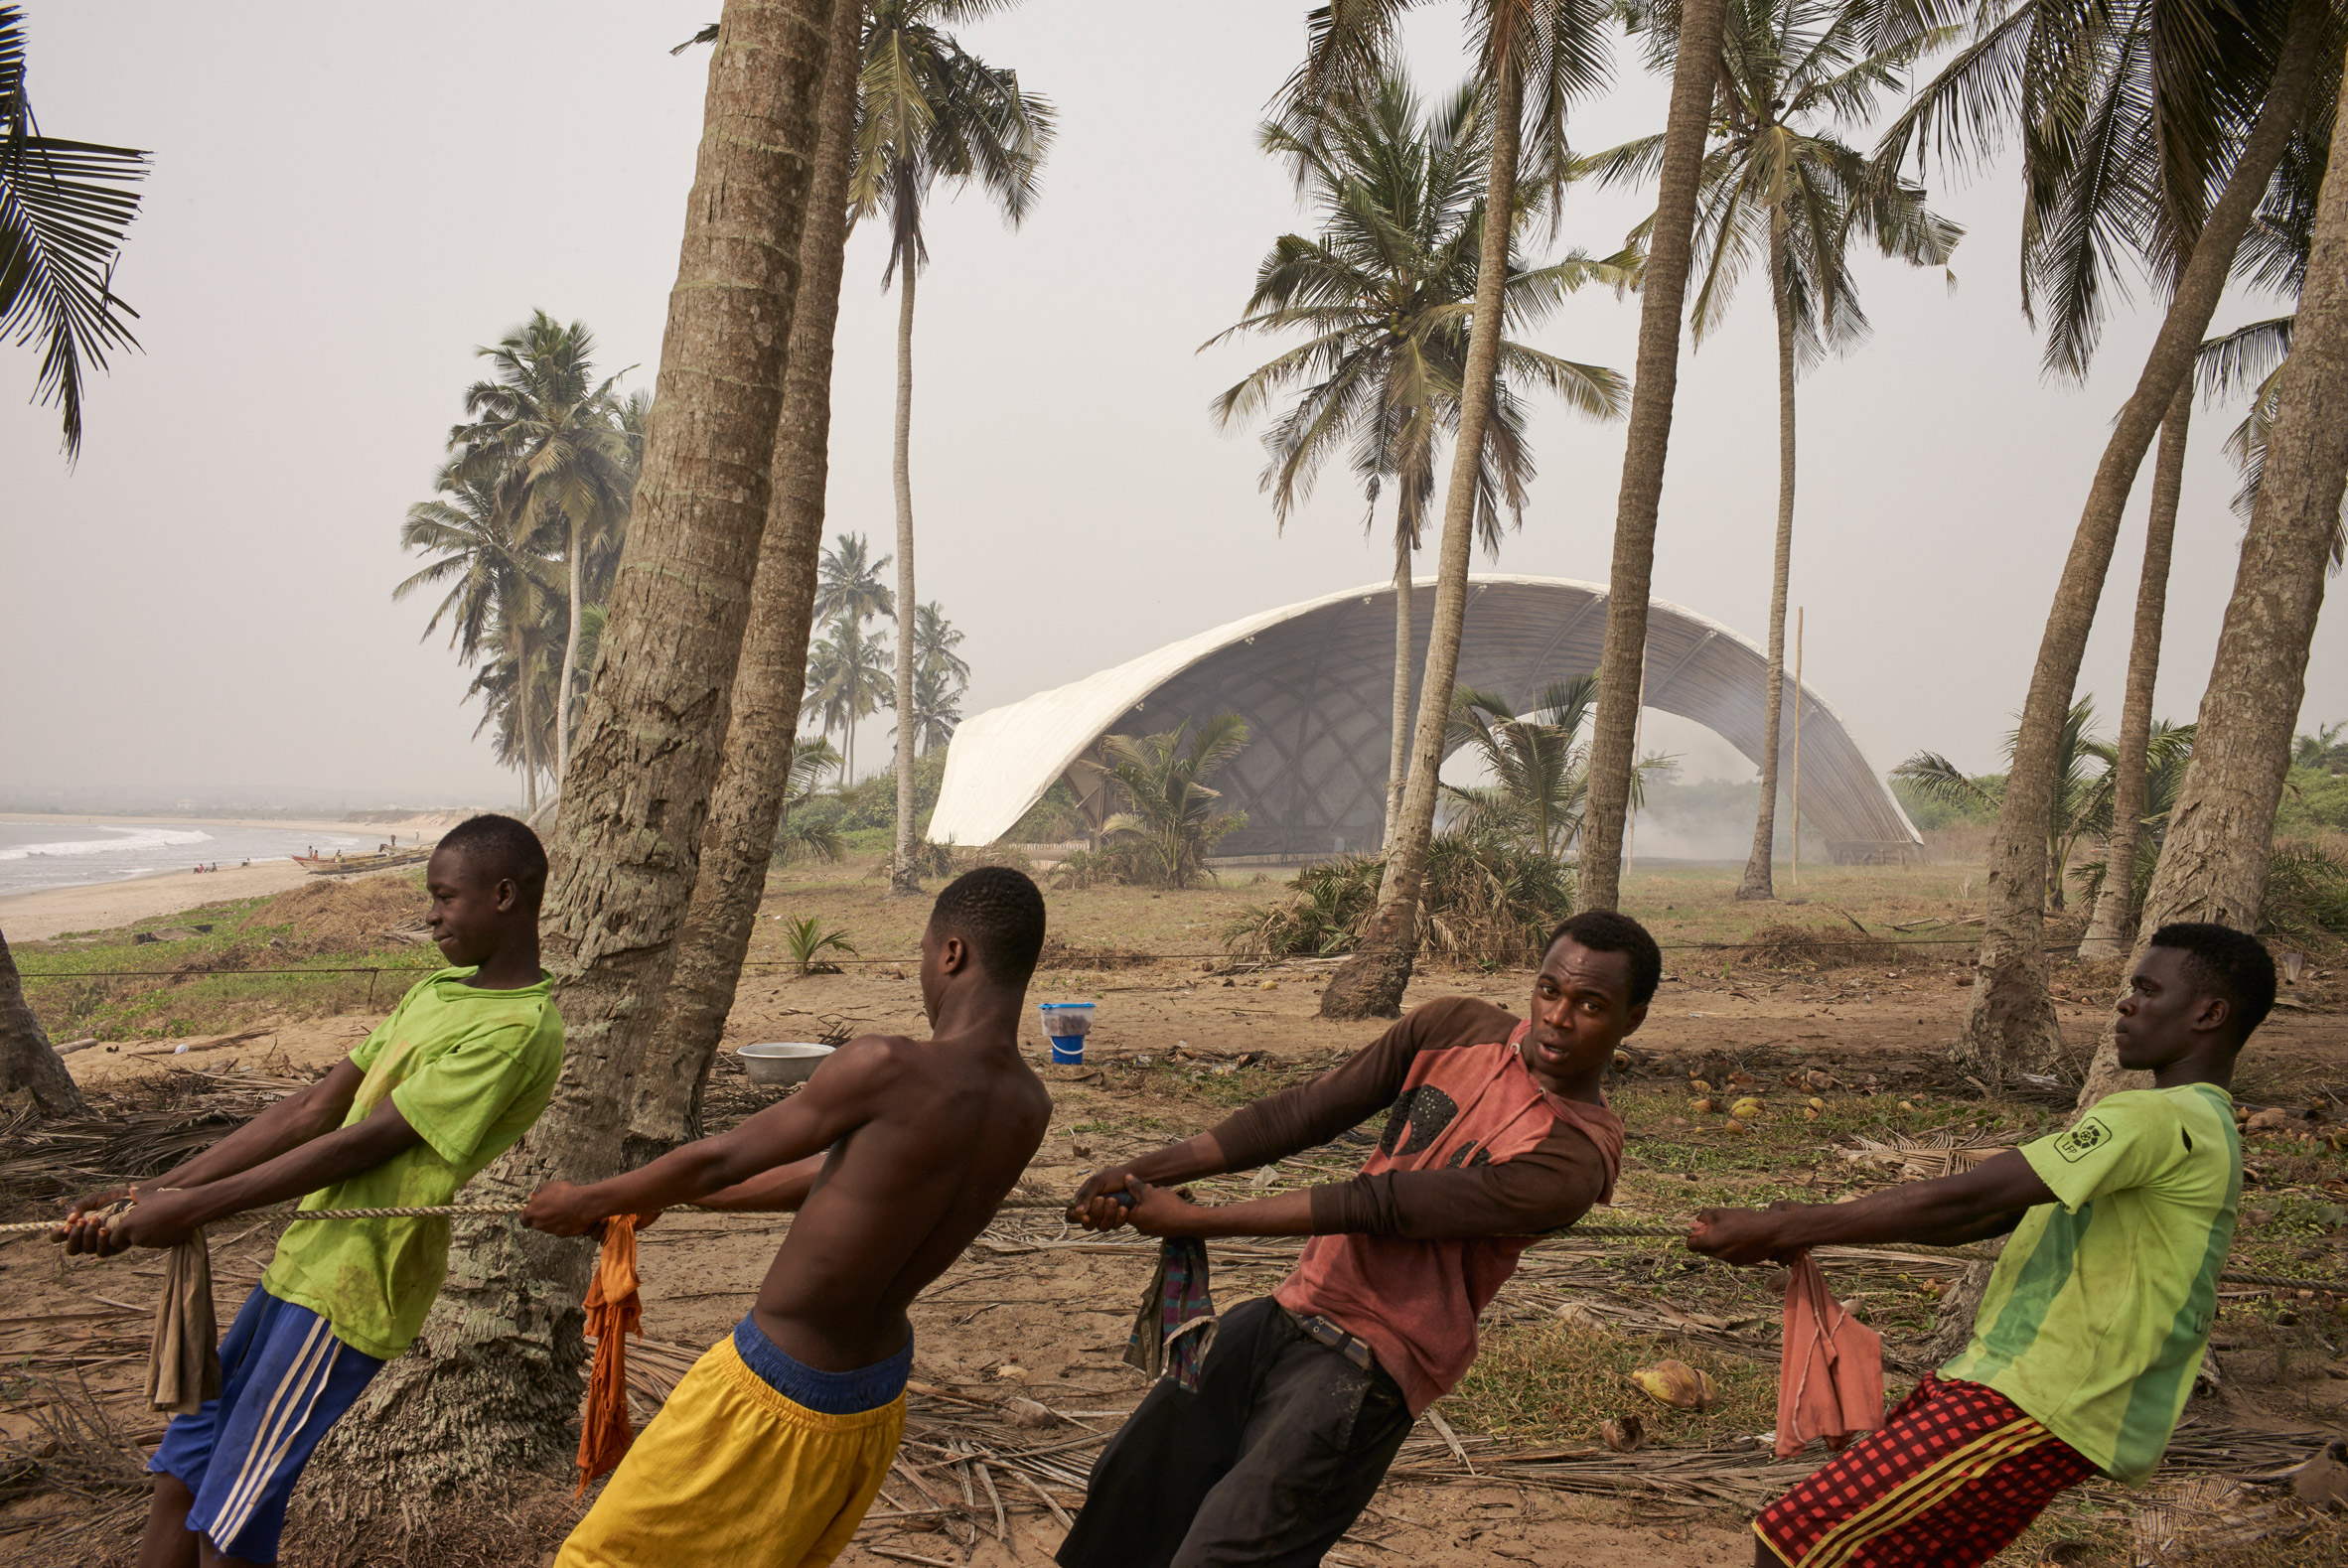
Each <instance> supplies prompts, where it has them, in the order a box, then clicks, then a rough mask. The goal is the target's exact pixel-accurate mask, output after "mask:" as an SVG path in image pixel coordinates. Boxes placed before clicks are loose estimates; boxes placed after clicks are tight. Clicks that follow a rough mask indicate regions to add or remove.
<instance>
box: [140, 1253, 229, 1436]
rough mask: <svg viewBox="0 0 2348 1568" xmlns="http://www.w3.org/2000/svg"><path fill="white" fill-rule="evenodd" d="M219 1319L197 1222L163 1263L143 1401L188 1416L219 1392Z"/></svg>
mask: <svg viewBox="0 0 2348 1568" xmlns="http://www.w3.org/2000/svg"><path fill="white" fill-rule="evenodd" d="M219 1397H220V1323H219V1321H218V1320H217V1319H215V1318H214V1317H213V1311H212V1247H211V1244H210V1243H209V1242H207V1241H206V1240H205V1237H204V1229H203V1227H202V1226H198V1227H197V1228H196V1229H195V1230H194V1231H192V1232H191V1233H190V1234H189V1236H188V1239H187V1240H185V1241H182V1242H181V1243H180V1244H179V1245H178V1246H175V1247H173V1248H172V1249H171V1252H170V1254H169V1255H168V1256H167V1257H165V1259H164V1262H163V1293H162V1295H160V1296H158V1297H157V1298H156V1300H155V1338H154V1342H153V1343H152V1344H150V1345H149V1346H148V1347H147V1404H148V1406H149V1408H151V1409H155V1410H168V1411H170V1412H171V1413H172V1414H174V1415H193V1414H194V1413H195V1412H196V1410H197V1408H198V1407H199V1406H201V1405H202V1404H203V1403H204V1402H205V1401H206V1400H207V1399H218V1398H219Z"/></svg>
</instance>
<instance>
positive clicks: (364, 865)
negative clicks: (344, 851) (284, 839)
mask: <svg viewBox="0 0 2348 1568" xmlns="http://www.w3.org/2000/svg"><path fill="white" fill-rule="evenodd" d="M286 858H287V859H289V860H291V861H292V862H293V863H294V864H295V865H297V866H299V867H301V868H302V869H303V870H304V871H307V872H308V873H310V875H312V876H313V877H349V876H355V875H357V874H358V873H360V872H362V871H385V870H388V869H389V868H391V867H393V866H415V865H421V864H422V863H423V862H425V861H427V860H429V859H431V858H432V852H431V851H430V850H428V849H398V850H392V851H390V852H388V853H375V854H367V855H345V856H344V857H343V858H342V859H340V860H337V859H335V857H334V856H332V855H289V856H287V857H286Z"/></svg>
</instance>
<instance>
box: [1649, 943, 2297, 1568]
mask: <svg viewBox="0 0 2348 1568" xmlns="http://www.w3.org/2000/svg"><path fill="white" fill-rule="evenodd" d="M2274 1005H2275V963H2274V960H2273V959H2271V958H2270V957H2268V955H2267V949H2266V947H2265V946H2264V945H2262V944H2261V943H2260V942H2259V940H2258V938H2256V937H2254V936H2250V935H2247V934H2245V933H2243V932H2241V931H2237V930H2231V929H2228V928H2227V927H2223V926H2210V925H2198V924H2196V925H2177V926H2164V927H2161V928H2160V929H2159V930H2157V931H2155V932H2154V933H2153V935H2152V944H2151V947H2150V949H2149V950H2148V951H2146V953H2145V954H2144V958H2143V961H2142V962H2141V963H2139V964H2137V965H2136V969H2135V972H2134V973H2133V974H2132V975H2130V976H2129V977H2128V994H2127V995H2125V996H2124V997H2122V998H2121V1000H2120V1003H2119V1015H2120V1016H2119V1019H2118V1021H2117V1022H2116V1023H2115V1025H2114V1030H2113V1032H2114V1034H2115V1036H2116V1037H2117V1041H2118V1045H2119V1051H2120V1065H2121V1066H2122V1067H2124V1068H2129V1069H2150V1070H2151V1072H2152V1081H2153V1085H2154V1086H2153V1087H2151V1088H2148V1089H2130V1090H2128V1091H2126V1092H2123V1093H2119V1094H2113V1095H2110V1096H2108V1097H2106V1098H2105V1099H2103V1100H2100V1101H2098V1102H2097V1103H2096V1105H2095V1106H2094V1107H2093V1108H2092V1109H2090V1110H2089V1111H2088V1112H2087V1113H2086V1114H2085V1115H2083V1116H2081V1117H2080V1118H2079V1120H2078V1121H2077V1122H2075V1123H2073V1124H2072V1126H2071V1127H2070V1129H2069V1130H2068V1131H2065V1132H2062V1133H2058V1134H2056V1135H2055V1136H2053V1137H2050V1138H2041V1139H2039V1140H2038V1141H2037V1142H2035V1143H2030V1144H2025V1145H2023V1146H2022V1147H2021V1148H2019V1149H2015V1150H2010V1151H2008V1152H2006V1153H2004V1154H2000V1155H1997V1156H1996V1157H1995V1158H1993V1159H1989V1160H1986V1161H1983V1162H1982V1163H1981V1165H1978V1166H1976V1167H1975V1168H1974V1169H1972V1170H1970V1171H1967V1172H1964V1173H1963V1174H1961V1175H1957V1176H1949V1177H1943V1178H1942V1179H1940V1180H1939V1181H1934V1182H1915V1183H1911V1184H1909V1185H1907V1186H1905V1187H1899V1188H1894V1189H1893V1190H1891V1191H1889V1192H1885V1193H1878V1194H1876V1195H1874V1196H1873V1197H1870V1198H1862V1199H1858V1200H1856V1201H1854V1202H1851V1203H1847V1204H1829V1205H1815V1206H1814V1205H1805V1204H1780V1205H1776V1206H1773V1207H1772V1208H1771V1209H1769V1210H1768V1211H1766V1212H1764V1211H1758V1210H1750V1209H1709V1210H1705V1211H1704V1212H1702V1213H1700V1214H1698V1215H1697V1216H1696V1223H1695V1227H1694V1229H1693V1230H1691V1231H1690V1232H1689V1234H1688V1245H1689V1246H1690V1247H1693V1248H1694V1249H1695V1250H1697V1251H1699V1252H1708V1253H1710V1254H1711V1255H1712V1256H1714V1257H1717V1258H1721V1259H1723V1260H1725V1261H1727V1262H1730V1263H1765V1262H1773V1261H1784V1260H1785V1259H1787V1258H1789V1257H1792V1256H1793V1255H1795V1254H1798V1253H1800V1252H1802V1251H1804V1250H1806V1249H1808V1248H1811V1247H1817V1246H1833V1245H1846V1244H1852V1243H1858V1244H1864V1243H1869V1242H1883V1241H1912V1242H1925V1243H1930V1244H1935V1245H1955V1244H1957V1243H1960V1242H1965V1241H1973V1240H1979V1239H1981V1238H1982V1237H1985V1236H1994V1235H2002V1234H2005V1233H2006V1232H2008V1231H2010V1232H2011V1233H2012V1239H2011V1240H2010V1241H2009V1242H2007V1243H2006V1246H2005V1250H2004V1252H2003V1254H2002V1255H2000V1256H1999V1258H1998V1260H1997V1267H1996V1271H1995V1272H1994V1273H1993V1274H1992V1275H1991V1276H1990V1278H1989V1288H1988V1292H1987V1294H1986V1295H1985V1296H1984V1297H1983V1298H1982V1300H1981V1312H1980V1315H1979V1316H1978V1317H1976V1319H1975V1320H1974V1331H1973V1340H1972V1343H1970V1344H1969V1345H1968V1346H1967V1347H1966V1348H1965V1352H1964V1354H1961V1355H1959V1356H1958V1357H1957V1358H1956V1359H1955V1360H1953V1361H1951V1362H1949V1363H1948V1365H1946V1366H1944V1367H1942V1368H1941V1369H1940V1373H1939V1375H1937V1376H1934V1375H1929V1374H1928V1375H1927V1376H1926V1377H1925V1378H1924V1380H1923V1381H1922V1382H1921V1383H1919V1384H1917V1386H1916V1390H1915V1392H1914V1393H1912V1394H1910V1395H1909V1396H1908V1397H1907V1399H1906V1400H1905V1401H1903V1402H1902V1403H1901V1404H1900V1405H1899V1407H1898V1408H1897V1409H1895V1410H1893V1411H1892V1412H1891V1415H1890V1417H1889V1418H1888V1419H1887V1420H1886V1422H1885V1424H1884V1426H1883V1428H1882V1429H1881V1430H1880V1431H1877V1432H1875V1433H1872V1434H1870V1435H1869V1436H1868V1437H1867V1438H1866V1439H1865V1440H1863V1441H1861V1442H1858V1443H1855V1444H1853V1445H1852V1446H1851V1447H1850V1448H1848V1449H1846V1450H1844V1451H1843V1452H1842V1453H1841V1454H1840V1455H1838V1456H1836V1457H1835V1458H1834V1460H1832V1461H1830V1462H1829V1463H1828V1464H1827V1466H1826V1467H1825V1468H1824V1469H1822V1470H1820V1471H1819V1472H1818V1473H1817V1474H1816V1475H1814V1476H1812V1477H1811V1478H1810V1479H1809V1480H1808V1481H1806V1482H1804V1483H1802V1484H1801V1485H1800V1486H1798V1487H1796V1488H1795V1489H1794V1490H1793V1491H1792V1492H1790V1493H1788V1494H1786V1496H1785V1497H1780V1498H1779V1499H1778V1500H1777V1501H1776V1502H1775V1503H1773V1504H1771V1505H1770V1506H1769V1507H1768V1508H1767V1509H1765V1510H1763V1512H1762V1514H1761V1516H1760V1518H1758V1519H1757V1520H1755V1521H1754V1524H1753V1528H1754V1532H1755V1533H1756V1534H1757V1535H1759V1537H1760V1541H1759V1543H1758V1545H1757V1546H1756V1548H1755V1551H1754V1561H1755V1563H1756V1564H1759V1565H1760V1568H1771V1565H1773V1564H1777V1563H1781V1562H1782V1563H1786V1564H1791V1565H1794V1568H1891V1565H1894V1564H1900V1565H1906V1564H1925V1563H1931V1564H1946V1565H1953V1568H1970V1565H1973V1564H1979V1563H1983V1562H1986V1561H1988V1559H1989V1558H1991V1557H1993V1556H1995V1555H1996V1554H1997V1553H1998V1552H1999V1551H2000V1550H2002V1549H2003V1548H2004V1547H2005V1546H2007V1545H2008V1544H2009V1543H2011V1542H2012V1540H2013V1539H2014V1537H2016V1536H2018V1535H2019V1534H2021V1532H2022V1531H2023V1530H2024V1529H2025V1528H2027V1527H2028V1525H2029V1523H2030V1521H2031V1520H2032V1519H2034V1518H2036V1517H2037V1516H2038V1513H2039V1511H2040V1510H2041V1509H2042V1508H2044V1507H2045V1506H2046V1504H2047V1503H2048V1502H2050V1501H2051V1500H2053V1498H2054V1496H2055V1494H2057V1493H2058V1492H2061V1491H2062V1490H2063V1489H2064V1488H2066V1487H2069V1486H2072V1485H2074V1484H2076V1483H2078V1482H2080V1481H2083V1480H2085V1479H2086V1478H2087V1477H2089V1476H2091V1475H2095V1474H2098V1473H2101V1474H2103V1475H2107V1476H2110V1477H2112V1478H2113V1479H2114V1480H2116V1481H2121V1482H2126V1483H2128V1484H2131V1485H2132V1484H2134V1483H2136V1482H2140V1481H2142V1480H2144V1479H2145V1478H2146V1477H2147V1476H2149V1475H2151V1473H2152V1471H2153V1469H2154V1468H2155V1467H2157V1466H2158V1465H2159V1463H2160V1456H2161V1452H2162V1451H2163V1450H2164V1449H2166V1448H2167V1447H2168V1439H2169V1434H2170V1433H2171V1432H2172V1431H2174V1430H2175V1428H2176V1424H2177V1418H2178V1416H2179V1415H2181V1414H2182V1413H2183V1412H2184V1408H2185V1398H2186V1396H2187V1395H2188V1394H2190V1393H2191V1392H2192V1390H2193V1376H2194V1373H2195V1372H2196V1371H2197V1370H2198V1369H2199V1368H2200V1366H2201V1357H2202V1352H2203V1350H2204V1349H2205V1348H2206V1347H2207V1346H2208V1344H2209V1334H2210V1324H2211V1321H2212V1320H2213V1318H2214V1317H2215V1308H2216V1304H2217V1287H2218V1272H2219V1270H2220V1269H2221V1268H2222V1267H2223V1266H2224V1264H2225V1261H2226V1251H2227V1248H2228V1247H2229V1246H2230V1245H2231V1244H2232V1243H2233V1240H2234V1217H2235V1212H2236V1210H2237V1208H2238V1206H2239V1204H2240V1202H2241V1198H2242V1140H2241V1138H2240V1136H2239V1135H2238V1134H2237V1133H2236V1132H2235V1130H2234V1097H2233V1096H2232V1095H2231V1094H2230V1093H2228V1092H2227V1087H2226V1086H2227V1084H2228V1083H2229V1082H2230V1081H2231V1080H2232V1078H2233V1075H2234V1061H2235V1056H2236V1054H2237V1053H2238V1052H2240V1051H2241V1049H2242V1046H2243V1043H2244V1042H2245V1041H2247V1040H2248V1039H2249V1038H2250V1033H2251V1031H2252V1030H2254V1029H2256V1028H2258V1027H2259V1025H2260V1023H2261V1022H2263V1021H2264V1020H2265V1018H2266V1017H2267V1013H2268V1010H2269V1009H2270V1008H2272V1007H2273V1006H2274Z"/></svg>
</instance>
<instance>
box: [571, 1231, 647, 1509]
mask: <svg viewBox="0 0 2348 1568" xmlns="http://www.w3.org/2000/svg"><path fill="white" fill-rule="evenodd" d="M643 1320H644V1303H643V1302H642V1301H641V1300H640V1299H639V1298H638V1296H637V1294H636V1215H634V1214H615V1215H613V1216H612V1217H611V1218H609V1219H606V1220H605V1221H604V1222H603V1255H602V1256H601V1257H599V1258H598V1259H596V1263H595V1278H594V1279H592V1280H590V1281H589V1282H588V1285H587V1333H588V1334H589V1335H590V1336H591V1337H592V1338H593V1339H594V1341H595V1366H594V1369H593V1370H592V1371H590V1372H589V1373H588V1374H587V1410H586V1413H585V1415H584V1416H583V1417H582V1418H581V1419H580V1422H579V1491H578V1492H576V1493H573V1494H572V1496H573V1497H577V1496H579V1495H580V1494H581V1493H584V1492H585V1491H586V1490H587V1483H589V1482H590V1481H593V1480H594V1479H595V1478H596V1477H598V1476H602V1475H608V1474H609V1473H610V1472H612V1471H614V1470H616V1469H618V1468H619V1464H620V1460H621V1458H622V1457H623V1456H625V1455H626V1454H627V1452H628V1445H629V1444H630V1443H633V1442H635V1441H636V1432H635V1429H634V1428H632V1427H631V1426H630V1425H629V1424H628V1349H627V1337H628V1335H629V1334H631V1333H634V1334H635V1336H636V1337H637V1338H638V1339H640V1340H641V1339H643V1338H644V1322H643Z"/></svg>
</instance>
